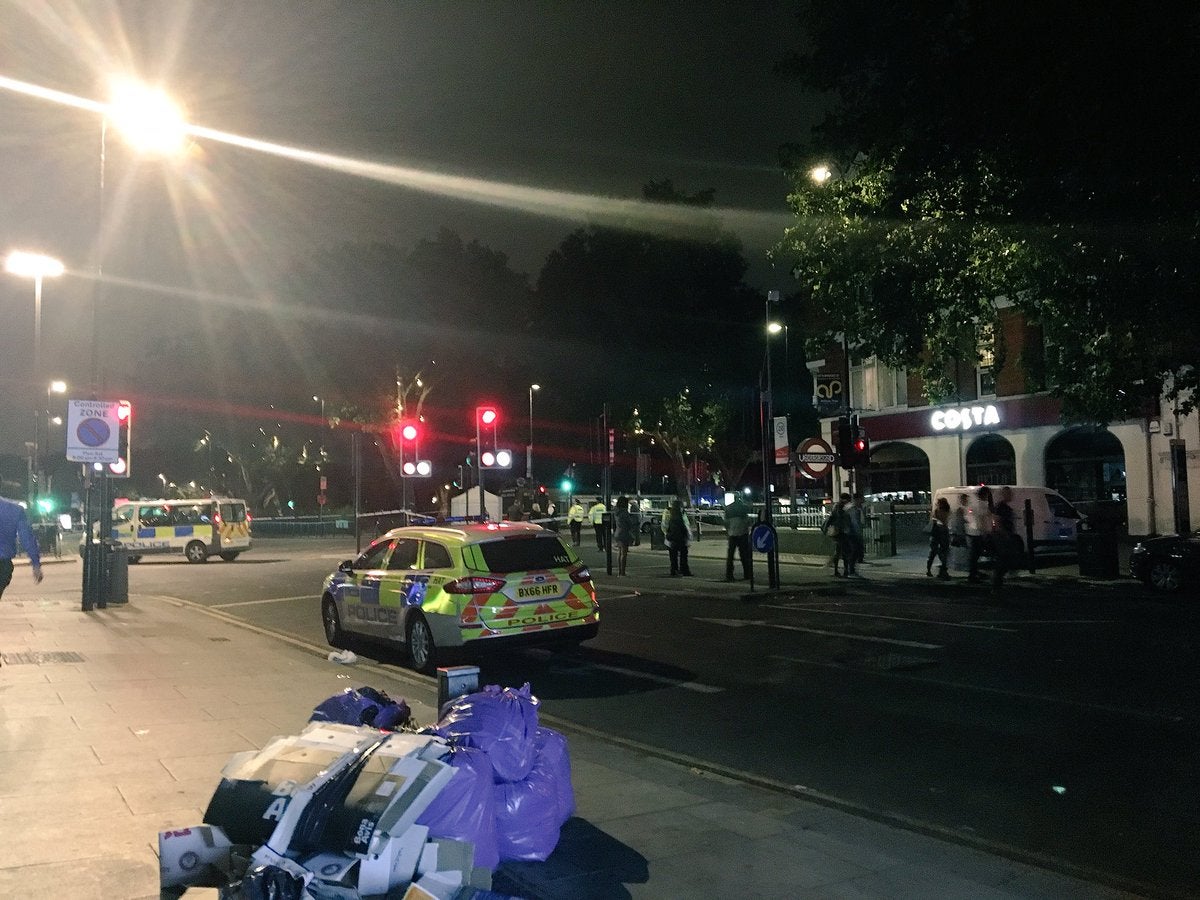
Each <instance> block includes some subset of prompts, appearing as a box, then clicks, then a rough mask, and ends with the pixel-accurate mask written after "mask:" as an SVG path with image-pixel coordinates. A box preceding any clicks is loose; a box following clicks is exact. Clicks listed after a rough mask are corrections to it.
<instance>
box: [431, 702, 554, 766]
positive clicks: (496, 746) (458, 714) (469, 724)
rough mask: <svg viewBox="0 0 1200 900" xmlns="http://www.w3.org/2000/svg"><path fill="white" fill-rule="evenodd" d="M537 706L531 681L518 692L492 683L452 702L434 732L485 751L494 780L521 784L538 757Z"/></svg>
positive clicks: (449, 739)
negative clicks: (531, 690) (535, 741)
mask: <svg viewBox="0 0 1200 900" xmlns="http://www.w3.org/2000/svg"><path fill="white" fill-rule="evenodd" d="M537 707H538V701H537V698H536V697H534V696H533V695H532V693H531V692H530V688H529V683H528V682H526V683H525V684H524V685H522V686H521V687H520V688H519V689H516V690H514V689H513V688H500V687H499V686H498V685H494V684H489V685H488V686H487V687H485V688H484V689H483V690H482V691H478V692H476V693H474V694H467V695H466V696H464V697H459V698H458V699H457V700H455V701H454V702H453V703H451V704H450V707H449V709H448V710H447V712H446V714H445V715H444V716H442V718H441V721H439V722H438V723H437V726H436V727H435V729H434V733H435V734H437V735H439V736H441V737H443V738H445V739H446V740H447V741H449V742H450V743H451V744H456V745H461V746H465V747H475V748H476V749H478V750H482V751H484V752H485V753H486V754H487V755H488V759H489V760H490V761H491V763H492V774H493V777H494V780H495V781H497V782H510V781H520V780H521V779H523V778H524V777H525V776H526V775H528V774H529V771H530V769H532V768H533V763H534V760H535V759H536V758H537V746H536V744H535V743H534V738H535V736H536V734H537V729H538V715H537Z"/></svg>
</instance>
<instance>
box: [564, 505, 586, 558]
mask: <svg viewBox="0 0 1200 900" xmlns="http://www.w3.org/2000/svg"><path fill="white" fill-rule="evenodd" d="M567 524H568V525H570V526H571V543H572V544H574V545H575V546H576V547H578V546H579V545H580V544H581V543H583V504H582V503H580V502H579V501H578V500H572V501H571V505H570V506H569V507H567Z"/></svg>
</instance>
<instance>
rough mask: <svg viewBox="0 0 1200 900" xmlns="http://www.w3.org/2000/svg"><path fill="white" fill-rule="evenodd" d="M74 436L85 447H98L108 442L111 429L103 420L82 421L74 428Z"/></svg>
mask: <svg viewBox="0 0 1200 900" xmlns="http://www.w3.org/2000/svg"><path fill="white" fill-rule="evenodd" d="M75 434H76V435H78V437H79V443H81V444H83V445H84V446H85V447H100V446H103V445H104V444H105V443H107V442H108V436H109V435H110V434H112V429H110V428H109V427H108V423H107V422H106V421H104V420H103V419H84V420H83V421H81V422H80V423H79V424H78V425H77V426H76V427H75Z"/></svg>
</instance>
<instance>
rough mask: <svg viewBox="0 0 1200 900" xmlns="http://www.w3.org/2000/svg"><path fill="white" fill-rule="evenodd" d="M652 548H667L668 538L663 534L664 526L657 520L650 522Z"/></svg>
mask: <svg viewBox="0 0 1200 900" xmlns="http://www.w3.org/2000/svg"><path fill="white" fill-rule="evenodd" d="M650 549H651V550H666V549H667V539H666V536H665V535H664V534H663V530H662V526H661V525H659V524H658V523H657V522H651V523H650Z"/></svg>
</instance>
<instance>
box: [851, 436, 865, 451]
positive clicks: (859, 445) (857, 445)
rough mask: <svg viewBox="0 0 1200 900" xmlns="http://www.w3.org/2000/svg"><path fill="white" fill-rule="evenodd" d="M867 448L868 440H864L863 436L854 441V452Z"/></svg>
mask: <svg viewBox="0 0 1200 900" xmlns="http://www.w3.org/2000/svg"><path fill="white" fill-rule="evenodd" d="M866 449H867V442H866V441H864V440H863V439H862V438H859V439H858V440H857V441H855V442H854V452H855V453H862V452H863V451H864V450H866Z"/></svg>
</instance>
